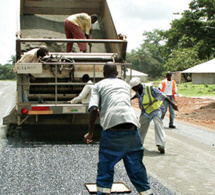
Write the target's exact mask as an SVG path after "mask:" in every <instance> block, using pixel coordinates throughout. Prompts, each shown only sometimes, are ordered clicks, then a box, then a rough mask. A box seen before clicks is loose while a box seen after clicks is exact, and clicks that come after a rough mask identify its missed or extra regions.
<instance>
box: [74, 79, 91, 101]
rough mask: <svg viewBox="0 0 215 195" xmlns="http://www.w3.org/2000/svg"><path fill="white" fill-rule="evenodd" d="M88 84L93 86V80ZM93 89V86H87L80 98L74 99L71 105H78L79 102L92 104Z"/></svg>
mask: <svg viewBox="0 0 215 195" xmlns="http://www.w3.org/2000/svg"><path fill="white" fill-rule="evenodd" d="M87 83H88V84H92V83H93V82H92V81H91V80H89V81H88V82H87ZM92 88H93V85H85V86H84V88H83V89H82V91H81V93H80V94H79V96H78V97H75V98H73V99H72V100H71V101H70V102H71V104H75V103H78V102H82V103H89V102H90V97H91V89H92Z"/></svg>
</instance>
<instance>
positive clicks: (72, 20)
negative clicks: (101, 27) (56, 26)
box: [64, 13, 98, 52]
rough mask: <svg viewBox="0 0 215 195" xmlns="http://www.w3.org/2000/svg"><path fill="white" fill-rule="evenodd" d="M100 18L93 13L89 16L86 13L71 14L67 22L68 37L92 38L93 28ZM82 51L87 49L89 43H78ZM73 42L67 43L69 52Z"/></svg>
mask: <svg viewBox="0 0 215 195" xmlns="http://www.w3.org/2000/svg"><path fill="white" fill-rule="evenodd" d="M97 20H98V16H97V15H95V14H93V15H91V16H89V15H88V14H86V13H79V14H74V15H71V16H69V17H68V18H67V19H66V21H65V23H64V28H65V33H66V38H67V39H86V38H87V39H89V38H91V37H90V36H91V28H92V24H94V23H95V22H96V21H97ZM77 44H78V46H79V48H80V51H82V52H86V51H87V43H77ZM72 47H73V43H67V49H66V51H67V52H71V51H72Z"/></svg>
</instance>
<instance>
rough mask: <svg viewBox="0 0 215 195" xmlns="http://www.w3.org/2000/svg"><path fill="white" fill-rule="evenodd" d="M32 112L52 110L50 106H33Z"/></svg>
mask: <svg viewBox="0 0 215 195" xmlns="http://www.w3.org/2000/svg"><path fill="white" fill-rule="evenodd" d="M31 110H32V111H44V110H50V107H49V106H32V107H31Z"/></svg>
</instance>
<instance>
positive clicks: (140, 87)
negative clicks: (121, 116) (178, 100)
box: [130, 77, 178, 153]
mask: <svg viewBox="0 0 215 195" xmlns="http://www.w3.org/2000/svg"><path fill="white" fill-rule="evenodd" d="M130 86H131V88H132V89H133V90H134V91H135V92H136V95H135V96H134V97H132V98H131V100H132V99H134V98H138V100H139V107H140V109H141V116H140V124H141V127H140V136H141V139H142V143H144V140H145V136H146V134H147V132H148V129H149V124H150V122H151V121H152V120H153V122H154V126H155V142H156V146H157V147H158V150H159V151H160V153H165V144H166V135H165V132H164V126H163V121H162V119H161V115H162V112H161V109H162V108H161V106H162V104H163V100H167V101H168V102H169V103H170V104H171V105H172V107H173V108H174V109H175V110H178V107H177V106H176V105H175V104H174V103H173V102H172V101H171V100H170V99H168V98H167V97H166V95H165V94H164V93H162V92H161V91H159V90H158V89H157V88H155V87H153V86H151V85H145V84H142V83H141V81H140V79H139V78H138V77H134V78H132V79H131V80H130Z"/></svg>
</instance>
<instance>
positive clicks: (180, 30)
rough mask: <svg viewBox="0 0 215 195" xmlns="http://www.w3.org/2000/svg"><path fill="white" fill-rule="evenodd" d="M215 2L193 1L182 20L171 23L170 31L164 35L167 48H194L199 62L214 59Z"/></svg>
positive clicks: (208, 0)
mask: <svg viewBox="0 0 215 195" xmlns="http://www.w3.org/2000/svg"><path fill="white" fill-rule="evenodd" d="M214 30H215V1H214V0H193V1H191V3H190V5H189V10H186V11H184V13H182V18H181V19H177V20H174V21H172V24H171V29H170V30H168V31H166V32H165V33H164V36H165V37H166V38H167V40H168V41H167V45H166V46H167V48H168V49H170V50H178V49H180V48H195V50H196V51H197V52H198V57H199V59H200V60H203V59H212V58H214V57H215V56H214V51H215V33H214Z"/></svg>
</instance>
